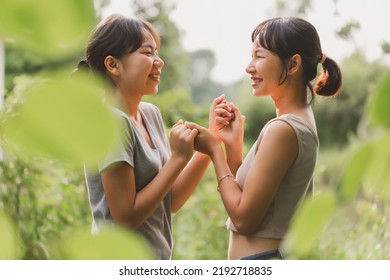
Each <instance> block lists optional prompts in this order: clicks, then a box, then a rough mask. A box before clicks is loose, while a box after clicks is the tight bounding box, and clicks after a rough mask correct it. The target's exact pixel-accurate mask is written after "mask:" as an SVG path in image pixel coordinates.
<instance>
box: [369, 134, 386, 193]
mask: <svg viewBox="0 0 390 280" xmlns="http://www.w3.org/2000/svg"><path fill="white" fill-rule="evenodd" d="M389 143H390V134H389V133H387V134H385V135H383V136H381V137H380V138H379V139H377V140H375V141H373V142H371V143H370V145H371V151H372V156H371V159H370V161H369V162H367V168H366V170H365V171H364V172H363V173H364V174H363V175H364V178H363V179H364V180H363V182H364V187H365V188H369V189H371V191H372V192H374V193H376V194H379V195H383V196H384V197H386V194H389V192H390V185H389V183H390V172H389V170H390V145H389Z"/></svg>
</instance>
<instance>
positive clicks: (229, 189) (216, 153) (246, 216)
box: [197, 121, 298, 234]
mask: <svg viewBox="0 0 390 280" xmlns="http://www.w3.org/2000/svg"><path fill="white" fill-rule="evenodd" d="M197 129H198V130H199V135H200V136H201V135H202V134H205V133H206V131H204V130H202V129H201V128H197ZM198 137H199V136H198ZM208 152H209V153H210V156H211V159H212V161H213V164H214V168H215V172H216V176H217V178H218V179H220V178H222V177H224V176H225V175H226V174H231V170H230V168H229V165H228V164H227V162H226V160H225V157H224V154H223V150H222V148H221V147H220V146H218V145H213V146H212V147H210V150H209V151H208ZM297 154H298V142H297V138H296V135H295V132H294V131H293V129H292V128H291V127H290V126H289V125H288V124H286V123H284V122H281V121H278V122H273V123H271V124H270V125H269V126H268V128H267V130H266V132H265V134H264V135H263V138H262V141H261V143H260V145H259V149H258V151H257V153H256V156H255V158H254V161H253V163H252V165H251V166H250V168H249V170H248V174H247V177H246V180H245V185H244V187H243V191H241V189H240V188H239V186H238V185H237V182H236V181H235V180H234V178H233V177H226V178H225V179H223V180H222V181H221V182H220V192H221V197H222V201H223V204H224V206H225V209H226V211H227V213H228V215H229V217H230V218H231V220H232V222H233V224H234V226H235V227H236V229H237V230H238V232H240V233H241V234H249V233H252V232H253V231H255V230H256V229H257V228H258V227H259V225H260V223H261V221H262V218H263V217H264V215H265V213H266V212H267V210H268V207H269V205H270V204H271V202H272V200H273V198H274V196H275V194H276V192H277V190H278V187H279V185H280V183H281V181H282V179H283V177H284V176H285V174H286V172H287V170H288V168H289V167H290V166H291V164H292V163H293V162H294V160H295V159H296V157H297Z"/></svg>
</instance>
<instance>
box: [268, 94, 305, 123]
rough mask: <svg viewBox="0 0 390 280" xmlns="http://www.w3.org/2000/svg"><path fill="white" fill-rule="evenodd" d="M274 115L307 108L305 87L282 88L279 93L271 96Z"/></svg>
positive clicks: (291, 112)
mask: <svg viewBox="0 0 390 280" xmlns="http://www.w3.org/2000/svg"><path fill="white" fill-rule="evenodd" d="M272 99H273V101H274V106H275V112H276V116H277V117H279V116H281V115H285V114H294V113H296V112H298V111H300V110H302V109H305V108H307V106H308V104H307V97H306V87H305V88H300V89H297V88H295V89H291V88H287V87H286V88H284V89H282V91H281V94H280V95H277V96H272Z"/></svg>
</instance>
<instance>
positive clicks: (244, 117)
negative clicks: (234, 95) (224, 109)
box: [241, 115, 246, 123]
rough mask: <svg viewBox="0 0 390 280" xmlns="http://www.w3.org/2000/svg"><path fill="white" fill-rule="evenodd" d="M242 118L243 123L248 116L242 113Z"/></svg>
mask: <svg viewBox="0 0 390 280" xmlns="http://www.w3.org/2000/svg"><path fill="white" fill-rule="evenodd" d="M241 120H242V123H245V120H246V116H244V115H241Z"/></svg>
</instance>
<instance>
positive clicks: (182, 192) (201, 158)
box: [172, 152, 211, 213]
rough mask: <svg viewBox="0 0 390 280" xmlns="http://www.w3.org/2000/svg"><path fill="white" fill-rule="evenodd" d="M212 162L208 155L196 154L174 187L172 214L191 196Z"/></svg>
mask: <svg viewBox="0 0 390 280" xmlns="http://www.w3.org/2000/svg"><path fill="white" fill-rule="evenodd" d="M210 162H211V160H210V157H209V156H208V155H205V154H202V153H199V152H197V153H195V155H194V156H193V157H192V159H191V161H190V162H189V163H188V164H187V166H186V167H185V168H184V169H183V171H182V172H181V173H180V175H179V176H178V178H177V180H176V181H175V183H174V185H173V187H172V212H174V213H175V212H177V211H178V210H179V209H180V208H181V207H182V206H183V205H184V203H185V202H186V201H187V200H188V198H189V197H190V196H191V194H192V193H193V191H194V190H195V188H196V187H197V185H198V184H199V182H200V180H201V179H202V177H203V175H204V173H205V172H206V170H207V167H208V166H209V164H210Z"/></svg>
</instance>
